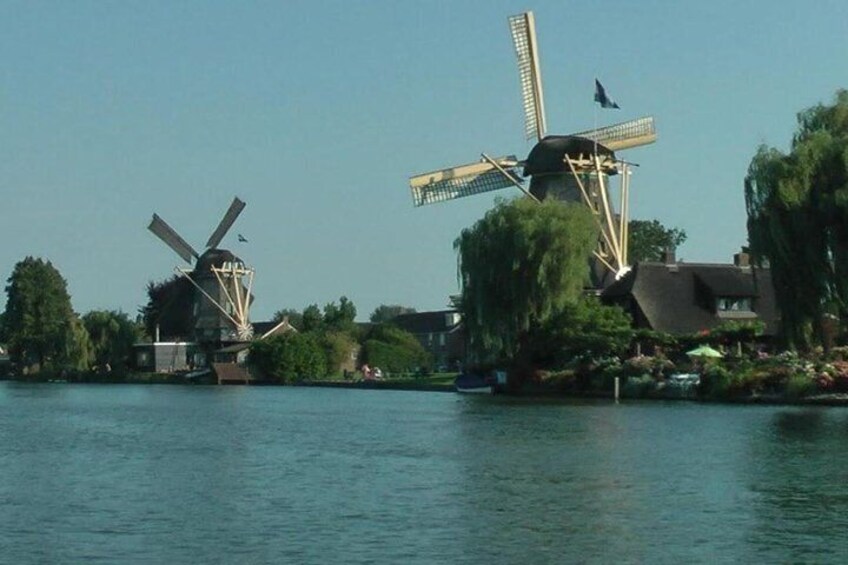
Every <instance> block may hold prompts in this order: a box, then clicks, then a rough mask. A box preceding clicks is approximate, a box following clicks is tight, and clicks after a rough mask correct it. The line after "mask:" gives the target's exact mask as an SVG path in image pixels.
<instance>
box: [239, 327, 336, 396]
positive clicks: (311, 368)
mask: <svg viewBox="0 0 848 565" xmlns="http://www.w3.org/2000/svg"><path fill="white" fill-rule="evenodd" d="M248 363H249V364H250V365H251V366H252V367H254V368H255V369H257V370H258V371H259V373H260V374H261V375H262V376H263V377H265V378H270V379H273V380H276V381H278V382H280V383H287V382H291V381H293V380H295V379H299V378H304V377H313V378H314V377H322V376H324V375H325V374H326V371H327V368H326V360H325V354H324V351H323V349H322V348H321V345H320V344H319V343H318V339H317V338H316V337H315V336H314V335H313V334H311V333H308V332H307V333H295V332H290V333H286V334H283V335H276V336H272V337H269V338H267V339H264V340H261V341H255V342H253V343H252V344H251V346H250V355H249V356H248Z"/></svg>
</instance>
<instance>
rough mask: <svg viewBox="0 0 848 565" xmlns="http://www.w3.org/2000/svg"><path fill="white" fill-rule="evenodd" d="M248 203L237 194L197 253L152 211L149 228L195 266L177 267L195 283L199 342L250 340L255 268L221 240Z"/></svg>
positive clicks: (195, 321)
mask: <svg viewBox="0 0 848 565" xmlns="http://www.w3.org/2000/svg"><path fill="white" fill-rule="evenodd" d="M244 207H245V203H244V202H242V201H241V200H239V199H238V198H234V199H233V202H232V204H230V207H229V209H228V210H227V212H226V213H225V214H224V217H223V218H222V219H221V221H220V223H219V224H218V227H217V228H215V231H214V232H212V235H211V236H210V237H209V240H208V241H207V242H206V251H204V252H203V254H202V255H198V253H197V251H195V250H194V248H193V247H192V246H191V245H189V244H188V243H187V242H186V241H185V240H184V239H183V238H182V237H181V236H180V235H179V234H178V233H177V232H176V231H174V229H173V228H171V226H169V225H168V224H167V223H166V222H165V220H163V219H162V218H160V217H159V216H158V215H156V214H153V219H152V220H151V222H150V225H149V226H147V229H149V230H150V231H152V232H153V233H154V234H155V235H156V236H157V237H158V238H159V239H161V240H162V241H163V242H165V245H167V246H168V247H170V248H171V249H172V250H173V251H174V252H175V253H176V254H177V255H179V256H180V257H181V258H182V259H183V260H184V261H185V262H187V263H189V264H191V263H192V262H194V268H192V269H186V268H182V267H177V268H176V271H177V272H178V273H179V274H181V275H182V276H184V277H185V278H186V279H188V280H189V281H190V282H191V284H192V285H193V286H194V288H195V290H196V291H197V292H196V293H195V296H196V298H195V300H194V305H193V308H194V310H193V313H194V316H193V319H194V331H195V339H196V340H197V341H199V342H206V343H210V342H211V343H220V342H223V341H247V340H249V339H251V337H252V336H253V326H252V325H251V324H250V304H251V302H252V301H253V296H252V295H251V293H250V291H251V288H252V287H253V275H254V271H253V269H252V268H250V267H246V266H245V264H244V262H243V261H242V260H241V259H239V258H238V257H236V256H235V255H233V253H231V252H230V251H228V250H226V249H219V248H218V245H220V243H221V241H222V240H223V239H224V236H225V235H226V234H227V231H229V229H230V227H232V225H233V223H234V222H235V221H236V218H238V216H239V214H241V211H242V210H243V209H244Z"/></svg>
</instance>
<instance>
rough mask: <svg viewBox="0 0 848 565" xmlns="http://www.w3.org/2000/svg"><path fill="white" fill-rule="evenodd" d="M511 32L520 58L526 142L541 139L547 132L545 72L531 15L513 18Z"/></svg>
mask: <svg viewBox="0 0 848 565" xmlns="http://www.w3.org/2000/svg"><path fill="white" fill-rule="evenodd" d="M509 30H510V32H511V33H512V43H513V45H514V46H515V56H516V57H517V58H518V76H519V78H520V80H521V98H522V102H523V103H524V135H525V136H526V138H527V139H534V138H535V139H542V138H543V137H545V131H546V130H547V128H546V124H545V101H544V96H543V95H542V72H541V70H540V68H539V51H538V49H537V48H536V25H535V20H534V19H533V13H532V12H526V13H524V14H518V15H516V16H510V18H509Z"/></svg>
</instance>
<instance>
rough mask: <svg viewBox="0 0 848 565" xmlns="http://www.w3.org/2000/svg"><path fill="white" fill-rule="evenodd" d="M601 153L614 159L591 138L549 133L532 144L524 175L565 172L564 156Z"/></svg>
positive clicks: (566, 168) (566, 167)
mask: <svg viewBox="0 0 848 565" xmlns="http://www.w3.org/2000/svg"><path fill="white" fill-rule="evenodd" d="M580 154H583V155H602V156H604V157H608V158H611V159H615V153H613V152H612V151H610V150H609V149H607V148H606V147H604V146H603V145H601V144H600V143H597V142H595V141H593V140H591V139H586V138H585V137H578V136H576V135H549V136H547V137H545V138H544V139H542V140H541V141H540V142H539V143H537V144H536V145H535V146H533V149H531V150H530V154H529V155H528V156H527V160H526V161H525V165H524V176H527V175H537V174H550V173H567V172H569V171H570V169H569V168H568V166H567V165H566V164H565V156H566V155H568V156H570V157H573V158H577V157H578V156H579V155H580Z"/></svg>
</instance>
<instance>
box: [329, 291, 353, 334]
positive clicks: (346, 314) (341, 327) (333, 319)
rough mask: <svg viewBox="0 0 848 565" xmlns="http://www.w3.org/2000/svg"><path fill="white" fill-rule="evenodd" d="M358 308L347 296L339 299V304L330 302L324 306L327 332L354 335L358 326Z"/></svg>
mask: <svg viewBox="0 0 848 565" xmlns="http://www.w3.org/2000/svg"><path fill="white" fill-rule="evenodd" d="M355 319H356V306H354V305H353V302H351V301H350V300H348V298H347V297H346V296H342V297H341V298H339V304H338V305H336V303H335V302H330V303H329V304H327V305H325V306H324V318H323V326H324V328H325V329H326V330H327V331H337V332H347V333H351V334H352V333H354V332H355V331H356V325H355V324H354V322H353V321H354V320H355Z"/></svg>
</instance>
